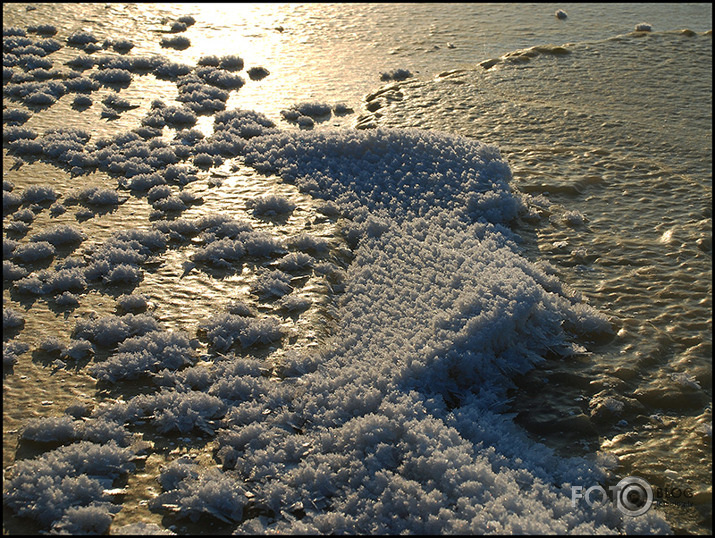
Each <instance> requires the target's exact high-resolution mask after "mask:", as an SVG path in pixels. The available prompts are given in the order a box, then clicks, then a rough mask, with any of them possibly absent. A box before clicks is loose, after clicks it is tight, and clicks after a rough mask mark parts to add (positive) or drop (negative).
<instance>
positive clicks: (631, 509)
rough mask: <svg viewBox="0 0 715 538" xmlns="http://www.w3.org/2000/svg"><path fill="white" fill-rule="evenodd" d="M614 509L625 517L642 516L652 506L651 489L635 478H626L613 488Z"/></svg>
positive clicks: (641, 480) (644, 482) (647, 484)
mask: <svg viewBox="0 0 715 538" xmlns="http://www.w3.org/2000/svg"><path fill="white" fill-rule="evenodd" d="M615 493H616V495H615V499H614V501H615V503H616V507H617V508H618V510H620V512H621V513H622V514H623V515H625V516H631V517H636V516H642V515H643V514H645V513H646V512H647V511H648V510H650V507H651V505H652V504H653V488H651V486H650V484H649V483H648V482H647V481H646V480H644V479H642V478H638V477H637V476H628V477H626V478H624V479H623V480H621V481H620V482H618V484H616V487H615Z"/></svg>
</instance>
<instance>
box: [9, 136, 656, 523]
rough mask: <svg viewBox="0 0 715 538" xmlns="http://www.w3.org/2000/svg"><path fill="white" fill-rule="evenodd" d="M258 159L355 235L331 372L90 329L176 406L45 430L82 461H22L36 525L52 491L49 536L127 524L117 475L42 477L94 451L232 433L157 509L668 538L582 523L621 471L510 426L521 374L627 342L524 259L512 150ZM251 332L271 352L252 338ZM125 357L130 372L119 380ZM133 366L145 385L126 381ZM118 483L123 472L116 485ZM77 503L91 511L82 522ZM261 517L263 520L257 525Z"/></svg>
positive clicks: (170, 487)
mask: <svg viewBox="0 0 715 538" xmlns="http://www.w3.org/2000/svg"><path fill="white" fill-rule="evenodd" d="M243 153H244V154H245V157H246V160H247V162H249V163H251V164H252V165H253V166H255V167H257V168H258V169H260V170H262V171H264V172H269V171H270V172H277V173H279V174H280V175H281V176H282V177H283V178H284V180H286V181H289V182H292V183H295V184H296V185H298V186H299V187H300V188H301V190H303V191H305V192H312V193H313V194H315V195H317V196H320V197H321V198H324V199H326V200H328V201H330V202H333V203H335V204H336V205H337V206H338V207H339V208H340V210H341V211H342V212H343V213H344V214H345V216H346V217H347V218H348V220H349V222H350V223H351V224H349V225H348V226H347V228H346V233H347V234H348V235H349V236H350V237H351V238H352V242H353V243H355V244H356V245H357V250H356V259H355V260H354V262H353V264H352V265H351V267H350V269H349V271H348V277H347V288H346V291H345V295H344V298H343V300H342V303H341V307H340V310H339V314H340V315H339V319H340V327H339V329H338V331H337V333H336V335H335V336H334V337H333V338H332V339H331V340H330V341H329V343H328V344H327V346H326V348H325V349H324V350H322V351H321V352H320V353H318V354H317V355H310V354H308V355H305V354H300V353H299V354H289V355H288V357H289V358H288V360H287V362H286V365H287V367H286V368H285V370H284V375H285V376H286V379H288V380H290V379H292V378H295V380H294V382H290V383H289V382H281V381H278V382H276V381H274V380H272V379H270V378H266V377H263V376H262V375H261V374H262V372H261V368H260V365H259V363H258V362H257V361H255V360H252V359H246V358H241V357H238V356H235V355H233V354H229V355H227V356H225V358H224V359H223V360H218V361H217V362H215V363H214V364H211V365H205V364H202V365H198V366H191V365H192V364H194V363H195V360H196V358H195V356H194V354H193V352H192V351H191V346H190V345H189V338H188V336H187V337H181V336H180V335H176V336H175V337H171V338H172V339H170V340H166V337H164V336H163V335H164V334H165V333H163V332H162V331H161V330H160V329H159V328H158V327H157V326H156V324H155V323H153V322H152V321H151V317H150V316H145V315H138V316H133V315H132V314H126V315H124V316H120V317H117V318H114V319H109V318H100V319H98V320H96V321H94V322H83V323H82V324H81V326H80V324H78V326H77V328H76V329H75V334H76V336H77V337H80V338H87V339H89V340H90V341H91V342H93V343H95V344H96V345H101V346H105V347H107V346H109V347H110V348H111V347H113V346H116V345H118V348H117V353H116V354H115V355H114V357H115V359H112V358H110V360H109V361H106V362H103V363H101V364H100V365H98V367H95V368H93V371H94V372H95V375H100V377H103V376H104V378H105V379H106V380H109V381H115V382H116V381H118V380H119V379H122V378H131V377H132V376H135V375H140V376H143V375H146V373H150V372H160V373H159V378H158V379H159V381H160V384H161V385H162V386H163V387H164V388H163V389H162V391H161V392H159V393H157V394H154V395H144V396H137V397H135V398H132V399H130V400H128V401H127V402H125V403H117V404H113V405H108V406H102V407H101V408H98V409H96V410H95V411H94V412H92V413H90V414H89V416H88V417H87V419H89V424H92V423H95V424H96V425H97V426H96V427H95V428H94V429H92V430H89V431H90V433H87V430H86V429H85V430H81V429H77V428H76V426H75V425H74V424H73V423H72V421H71V420H70V421H69V422H68V420H67V419H66V418H65V419H62V418H59V419H46V420H45V421H44V423H41V424H39V425H32V427H31V428H30V427H29V426H28V428H27V429H25V431H24V433H23V435H24V436H25V437H26V438H28V439H33V437H32V436H33V434H32V432H33V431H37V430H38V429H43V428H44V429H45V430H50V432H54V433H55V434H56V436H55V437H56V438H55V441H57V440H59V441H60V442H67V443H72V442H73V441H75V443H73V444H70V445H69V447H68V448H60V449H58V450H55V451H51V452H49V453H48V454H47V455H46V456H43V457H41V458H40V459H38V460H36V461H28V462H23V463H19V464H17V465H16V469H15V470H14V471H13V473H12V476H13V478H12V479H11V481H10V482H9V483H8V487H7V489H6V499H9V500H10V502H11V503H12V504H11V505H12V506H14V507H15V509H16V510H18V511H19V513H26V512H25V510H26V508H25V506H26V505H25V504H24V503H25V502H27V500H25V501H23V499H27V498H26V497H24V496H23V495H21V494H20V493H19V492H20V491H23V490H24V489H25V488H26V487H27V486H28V485H29V484H33V483H36V481H38V480H43V478H42V477H43V476H46V477H47V478H44V480H47V479H48V478H50V477H54V478H53V480H60V484H61V485H58V486H57V488H58V492H59V491H62V492H63V493H62V495H63V496H64V497H63V498H66V499H67V500H66V501H64V503H65V504H62V502H60V503H59V504H58V505H57V506H56V507H55V508H54V509H53V511H52V512H47V511H46V509H44V508H43V507H42V505H41V504H40V505H35V506H36V508H35V509H34V510H39V512H34V511H30V512H29V515H32V514H33V513H35V514H37V515H38V516H39V515H40V514H47V513H52V514H55V515H54V516H53V517H52V518H51V520H48V519H47V518H48V517H49V516H47V515H43V516H42V519H41V522H43V523H45V524H48V523H49V524H52V523H54V524H55V525H56V528H57V529H61V528H77V527H72V525H78V526H79V528H81V527H82V525H89V524H90V523H89V522H91V521H94V522H95V523H96V521H107V517H108V514H109V513H111V512H112V511H116V508H114V507H113V506H112V505H109V504H102V501H106V495H105V494H102V493H101V490H102V488H99V489H97V488H98V487H99V486H96V485H93V486H91V487H90V485H91V484H100V485H101V481H100V482H97V480H99V479H98V478H89V477H87V476H84V473H82V472H81V470H80V471H77V470H73V471H69V470H68V471H67V474H66V475H64V476H63V475H62V474H61V473H60V474H59V475H58V473H56V472H54V471H49V470H48V468H47V467H46V464H45V463H42V462H44V460H45V459H47V458H52V457H59V458H66V457H67V455H66V454H72V452H71V450H73V449H74V448H73V447H77V448H79V446H80V445H77V444H76V442H77V441H79V440H81V439H84V440H83V441H79V442H84V443H87V442H92V441H87V440H86V439H95V440H100V441H101V442H106V441H108V440H109V439H110V438H112V439H113V438H116V437H117V435H118V433H117V431H118V430H119V431H120V432H121V431H123V430H125V429H126V430H127V431H128V432H131V431H132V429H133V427H134V426H136V425H137V424H140V423H141V424H143V423H145V422H146V421H151V422H152V423H153V424H155V428H156V429H157V431H159V432H165V433H166V434H169V435H170V434H172V432H173V433H174V434H175V433H180V434H187V433H189V434H190V433H191V432H192V431H203V432H205V433H207V434H208V435H209V436H211V435H216V440H217V448H218V452H217V454H218V459H219V461H220V463H221V469H220V470H218V469H213V470H212V469H206V468H202V467H200V466H198V465H196V464H194V463H193V462H191V461H190V460H189V461H186V460H180V461H176V462H174V463H172V464H171V465H169V466H167V467H166V468H165V469H164V470H163V471H162V474H161V476H160V477H159V480H160V482H161V483H162V485H163V486H164V488H165V490H166V491H165V492H164V493H163V494H161V495H160V496H159V497H157V498H155V499H154V500H152V501H151V503H150V505H151V506H152V508H153V509H155V510H159V511H162V510H166V509H169V510H171V511H174V512H177V515H179V516H182V515H183V516H185V517H189V518H190V519H192V520H194V519H195V518H198V517H199V516H201V515H212V516H214V517H216V518H218V519H220V520H222V521H225V522H230V523H233V524H236V525H239V524H240V525H239V527H238V530H239V531H242V532H256V531H258V532H262V531H269V530H278V531H294V532H301V531H313V532H315V531H318V532H323V533H328V532H341V531H345V532H356V533H397V532H402V531H409V532H414V533H425V532H429V533H434V532H471V533H481V532H584V533H593V532H598V533H601V532H606V531H608V530H609V529H611V530H615V531H619V530H621V531H623V530H624V531H627V532H633V531H638V530H644V529H646V528H648V526H649V525H654V526H655V527H654V528H656V529H660V530H664V529H665V528H667V526H666V525H665V524H664V523H663V522H662V521H661V520H660V519H659V518H658V516H655V515H651V516H649V517H644V518H639V519H629V520H627V521H623V520H622V519H621V516H620V515H619V513H618V512H617V511H616V510H615V509H613V508H612V507H609V506H604V508H603V509H602V510H601V511H599V512H595V513H593V512H591V511H590V509H585V508H583V507H578V508H572V507H571V506H570V497H569V495H568V488H567V486H568V484H572V483H577V482H594V481H597V480H598V479H602V478H603V475H602V474H601V471H599V470H598V468H597V467H595V466H594V465H592V464H589V463H587V462H586V461H585V460H573V461H569V460H561V459H559V458H557V457H555V456H554V455H553V454H552V453H551V452H550V451H549V450H547V449H546V448H545V447H543V446H541V445H538V444H536V443H534V442H532V441H529V440H528V439H527V438H526V436H525V435H524V434H523V433H522V432H521V431H520V430H519V429H518V428H517V427H516V426H514V425H513V424H512V423H511V418H510V417H508V416H505V415H501V414H499V411H503V403H504V396H505V390H506V389H507V388H508V386H509V375H510V374H514V373H518V372H523V371H525V370H527V369H528V368H529V367H530V366H531V365H532V364H533V363H534V362H535V361H538V360H539V358H540V355H541V354H543V353H545V352H546V351H547V350H550V351H559V352H561V353H562V354H564V355H569V354H571V353H574V352H576V351H578V346H576V347H574V346H573V344H572V343H571V340H572V339H573V336H569V334H571V335H575V336H578V335H585V334H592V333H598V332H604V331H606V332H607V331H609V330H610V328H609V326H608V323H607V321H606V320H605V318H604V317H603V316H602V315H600V314H598V313H596V312H595V311H593V310H592V309H590V308H589V307H587V306H585V305H583V304H582V303H580V302H579V301H578V298H571V297H569V296H568V294H567V293H566V292H565V291H564V290H563V289H562V287H561V285H560V284H559V283H558V281H557V280H556V279H555V278H553V277H551V276H548V275H547V274H546V273H545V272H544V271H543V270H542V269H540V268H539V267H537V266H536V265H534V264H532V263H531V262H529V261H527V260H526V259H525V258H523V257H521V256H520V255H519V254H518V248H517V247H516V245H515V244H514V242H513V240H514V238H515V237H514V236H513V234H512V232H510V231H509V230H508V228H506V227H505V225H506V224H507V223H508V222H509V221H510V220H512V219H513V218H514V217H515V216H516V215H517V214H518V212H519V211H520V210H521V211H523V210H524V207H523V206H522V205H521V203H520V201H519V200H518V199H517V198H516V196H515V195H514V194H512V193H511V192H510V190H509V186H508V180H509V169H508V167H507V166H506V164H505V163H504V162H503V161H502V160H501V159H500V157H499V154H498V152H497V151H495V149H494V148H492V147H489V146H485V145H483V144H480V143H478V142H475V141H471V140H468V139H463V138H460V137H456V136H450V135H443V134H438V133H429V132H420V131H401V130H395V131H381V130H377V131H371V132H359V131H335V132H330V131H326V132H322V133H286V134H281V133H278V134H273V133H265V134H264V135H262V136H261V135H258V136H255V137H252V138H251V140H250V141H249V142H248V143H247V144H246V145H245V150H244V152H243ZM218 224H220V225H222V226H224V230H225V227H226V225H231V223H230V222H226V221H222V222H220V223H218ZM169 227H170V228H172V227H174V228H175V227H176V225H171V224H170V225H169ZM199 228H201V224H199ZM229 230H231V232H228V235H229V236H234V237H238V236H237V235H233V234H241V233H244V234H245V233H246V231H245V230H244V229H243V228H241V227H238V228H236V229H235V230H233V229H232V228H229ZM167 231H168V230H167ZM161 237H162V233H161V232H158V231H156V232H152V233H151V234H147V233H144V234H137V233H134V235H133V236H132V240H134V241H136V242H137V243H136V244H137V247H141V246H142V245H144V246H145V247H148V246H150V245H154V248H161V247H162V246H163V241H162V240H161V239H160V238H161ZM216 240H217V241H218V239H216ZM135 248H136V247H135ZM268 252H270V250H269V251H268ZM222 256H225V254H222ZM95 263H97V262H95ZM242 313H245V312H242ZM142 316H143V317H142ZM217 322H218V323H219V324H223V325H224V329H221V330H222V331H223V332H221V333H216V332H213V333H211V332H210V333H208V334H209V337H210V338H211V342H212V343H213V345H214V347H216V349H219V350H227V349H229V348H231V346H232V345H233V344H234V341H235V342H239V345H242V346H243V345H246V346H250V345H252V344H253V343H254V342H256V341H257V340H261V339H262V338H266V339H267V340H265V341H270V340H271V339H274V338H276V337H280V333H274V332H273V331H274V330H275V329H274V328H269V327H268V325H265V323H264V322H259V320H256V321H252V318H250V317H248V318H247V317H243V316H241V315H236V314H230V315H229V316H228V317H225V318H219V319H217ZM236 323H239V325H236ZM256 323H258V325H256ZM252 324H253V325H252ZM259 325H260V326H259ZM209 327H214V326H212V325H210V326H209ZM219 327H220V325H216V326H215V327H214V328H213V329H211V330H214V331H215V329H218V328H219ZM251 327H253V328H251ZM564 328H565V329H567V330H568V333H567V332H564ZM244 330H249V331H255V334H254V336H250V334H249V333H246V336H245V337H244V336H243V334H244V333H242V332H241V331H244ZM236 331H238V332H236ZM211 334H214V336H210V335H211ZM219 334H222V335H223V336H221V337H220V338H221V340H220V342H221V343H220V344H219V343H218V342H219V341H218V340H216V338H219ZM274 334H275V336H271V335H274ZM177 338H178V340H177ZM226 338H229V340H228V341H226ZM244 338H245V340H244ZM142 339H143V340H142ZM134 340H136V344H132V343H131V342H132V341H134ZM122 342H124V343H122ZM142 342H143V343H142ZM177 345H178V346H179V347H177ZM167 346H168V347H167ZM181 348H183V349H184V350H185V351H180V349H181ZM182 356H183V357H184V358H180V357H182ZM177 359H178V360H177ZM113 361H114V364H115V365H116V366H117V367H118V368H119V369H110V370H108V368H109V367H110V366H111V365H112V364H113ZM132 365H133V366H132ZM186 365H189V368H186ZM126 368H130V369H131V368H133V369H135V370H134V371H135V372H136V373H134V374H132V373H126V374H121V373H120V372H122V371H126ZM172 370H175V372H172ZM128 372H132V370H129V371H128ZM455 401H456V403H455ZM447 402H450V403H449V405H448V403H447ZM122 425H123V426H122ZM117 428H118V430H117ZM61 431H64V432H67V433H65V434H60V433H59V432H61ZM63 435H64V436H63ZM50 436H51V437H52V434H50ZM92 436H94V437H92ZM126 438H127V435H126V434H124V435H122V434H119V439H120V440H124V441H125V442H126ZM112 446H114V445H111V444H110V445H107V446H106V447H105V450H109V451H110V452H111V451H112V448H111V447H112ZM68 450H69V451H70V452H67V451H68ZM112 454H113V455H112V457H115V458H116V457H120V454H121V458H123V459H122V461H123V462H124V463H123V464H122V465H124V467H123V469H124V472H126V470H127V469H130V467H127V466H128V465H130V460H131V459H132V457H133V456H132V453H131V451H129V452H127V451H126V449H120V448H119V447H117V448H116V449H115V451H114V452H112ZM62 461H64V460H62ZM112 468H113V469H116V468H117V466H116V465H115V466H113V467H112ZM98 473H99V472H98V471H92V474H93V476H95V477H96V476H97V474H98ZM177 473H178V474H177ZM83 476H84V478H82V477H83ZM113 476H114V475H112V474H110V475H105V478H104V480H109V482H107V485H109V484H110V483H111V478H112V477H113ZM68 480H70V481H72V484H73V486H72V487H71V489H68V488H69V486H68V485H67V484H69V482H67V481H68ZM83 480H84V481H85V482H86V485H84V484H85V482H82V481H83ZM93 480H94V482H92V481H93ZM77 481H79V482H77ZM75 482H77V484H75ZM23 484H24V485H23ZM552 484H557V486H556V487H554V486H553V485H552ZM87 488H89V489H87ZM562 488H563V489H562ZM105 489H106V488H105ZM91 492H94V493H91ZM28 500H29V499H28ZM56 501H57V499H48V500H46V501H45V502H46V503H48V507H49V506H54V503H55V502H56ZM98 502H99V504H96V503H98ZM78 503H79V504H80V505H82V506H85V505H86V506H88V508H86V509H79V508H72V506H74V505H77V504H78ZM244 507H252V508H253V510H254V514H260V515H259V517H253V518H249V519H248V520H246V521H243V508H244ZM83 518H84V519H83Z"/></svg>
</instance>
